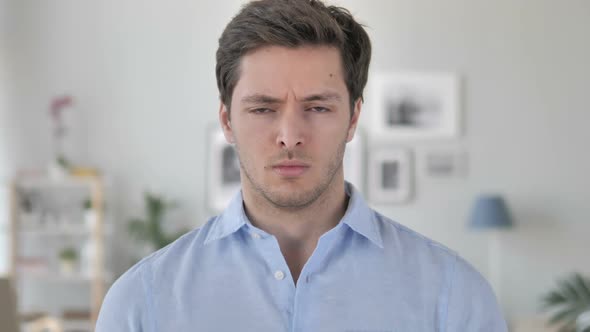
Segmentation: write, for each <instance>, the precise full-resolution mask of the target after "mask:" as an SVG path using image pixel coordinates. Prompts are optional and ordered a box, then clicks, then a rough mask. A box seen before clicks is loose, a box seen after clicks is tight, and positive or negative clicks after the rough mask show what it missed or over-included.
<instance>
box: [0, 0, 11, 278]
mask: <svg viewBox="0 0 590 332" xmlns="http://www.w3.org/2000/svg"><path fill="white" fill-rule="evenodd" d="M7 9H8V6H7V4H6V1H5V0H0V275H2V274H5V273H6V272H7V253H8V244H7V224H8V223H7V221H8V204H7V202H8V200H7V190H6V186H5V183H6V178H7V176H8V173H9V172H10V168H11V162H10V160H9V144H8V138H9V136H10V133H11V129H10V124H11V120H10V113H9V112H8V107H9V102H8V96H9V92H8V84H9V72H8V50H7V23H6V22H7V20H6V17H7Z"/></svg>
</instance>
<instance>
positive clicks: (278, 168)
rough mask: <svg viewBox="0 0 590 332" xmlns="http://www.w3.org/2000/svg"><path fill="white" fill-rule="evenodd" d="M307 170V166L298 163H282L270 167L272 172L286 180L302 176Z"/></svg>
mask: <svg viewBox="0 0 590 332" xmlns="http://www.w3.org/2000/svg"><path fill="white" fill-rule="evenodd" d="M308 169H309V165H308V164H305V163H302V162H299V161H284V162H280V163H278V164H275V165H273V166H272V170H273V171H274V172H275V173H277V174H278V175H280V176H282V177H286V178H295V177H299V176H301V175H303V174H304V173H305V172H307V170H308Z"/></svg>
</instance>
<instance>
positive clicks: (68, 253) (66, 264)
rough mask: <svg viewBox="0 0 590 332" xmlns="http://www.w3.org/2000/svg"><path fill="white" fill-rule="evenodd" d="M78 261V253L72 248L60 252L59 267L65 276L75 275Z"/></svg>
mask: <svg viewBox="0 0 590 332" xmlns="http://www.w3.org/2000/svg"><path fill="white" fill-rule="evenodd" d="M77 261H78V252H77V251H76V249H74V248H72V247H66V248H64V249H62V250H61V251H60V252H59V266H60V271H61V273H63V274H67V275H69V274H73V273H74V270H75V269H76V262H77Z"/></svg>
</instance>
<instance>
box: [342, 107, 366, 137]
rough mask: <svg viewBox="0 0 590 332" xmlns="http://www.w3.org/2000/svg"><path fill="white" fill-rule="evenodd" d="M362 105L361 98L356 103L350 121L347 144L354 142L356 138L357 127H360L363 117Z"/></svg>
mask: <svg viewBox="0 0 590 332" xmlns="http://www.w3.org/2000/svg"><path fill="white" fill-rule="evenodd" d="M362 105H363V100H362V98H359V99H357V100H356V101H355V102H354V111H353V113H352V118H351V119H350V125H349V126H348V136H347V137H346V142H347V143H348V142H350V141H352V139H353V138H354V133H355V132H356V127H357V125H358V121H359V117H360V115H361V107H362Z"/></svg>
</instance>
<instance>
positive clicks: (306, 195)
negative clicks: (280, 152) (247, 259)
mask: <svg viewBox="0 0 590 332" xmlns="http://www.w3.org/2000/svg"><path fill="white" fill-rule="evenodd" d="M235 148H236V152H237V154H238V156H239V158H238V159H239V161H240V167H241V169H242V171H243V174H244V175H245V177H246V181H248V182H249V183H250V186H251V187H252V188H253V189H254V191H255V192H256V193H258V195H259V196H260V197H261V198H262V199H264V200H265V201H266V202H267V203H269V204H270V205H272V206H273V207H275V208H278V209H281V210H290V211H297V210H301V209H304V208H306V207H308V206H310V205H312V204H313V203H315V202H317V201H318V199H320V197H322V195H323V194H324V193H326V191H327V190H328V189H329V188H330V186H331V185H332V184H333V183H334V181H335V180H336V175H337V174H338V171H341V170H342V160H343V158H344V151H345V149H346V139H344V140H342V141H341V143H340V144H339V146H338V149H337V150H336V153H335V155H334V156H333V157H332V158H331V160H330V162H329V163H328V165H327V166H326V168H325V171H324V172H323V174H322V176H321V178H320V181H319V182H318V183H317V185H315V186H314V187H313V188H311V189H309V190H306V191H303V192H291V193H282V192H279V191H276V190H275V191H273V188H269V187H268V186H265V185H263V184H262V183H260V182H259V181H258V180H257V179H256V178H255V177H253V176H252V174H251V172H250V169H249V165H250V163H249V162H244V159H243V158H242V155H241V153H240V149H239V145H238V144H236V145H235ZM289 157H291V155H290V154H289Z"/></svg>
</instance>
